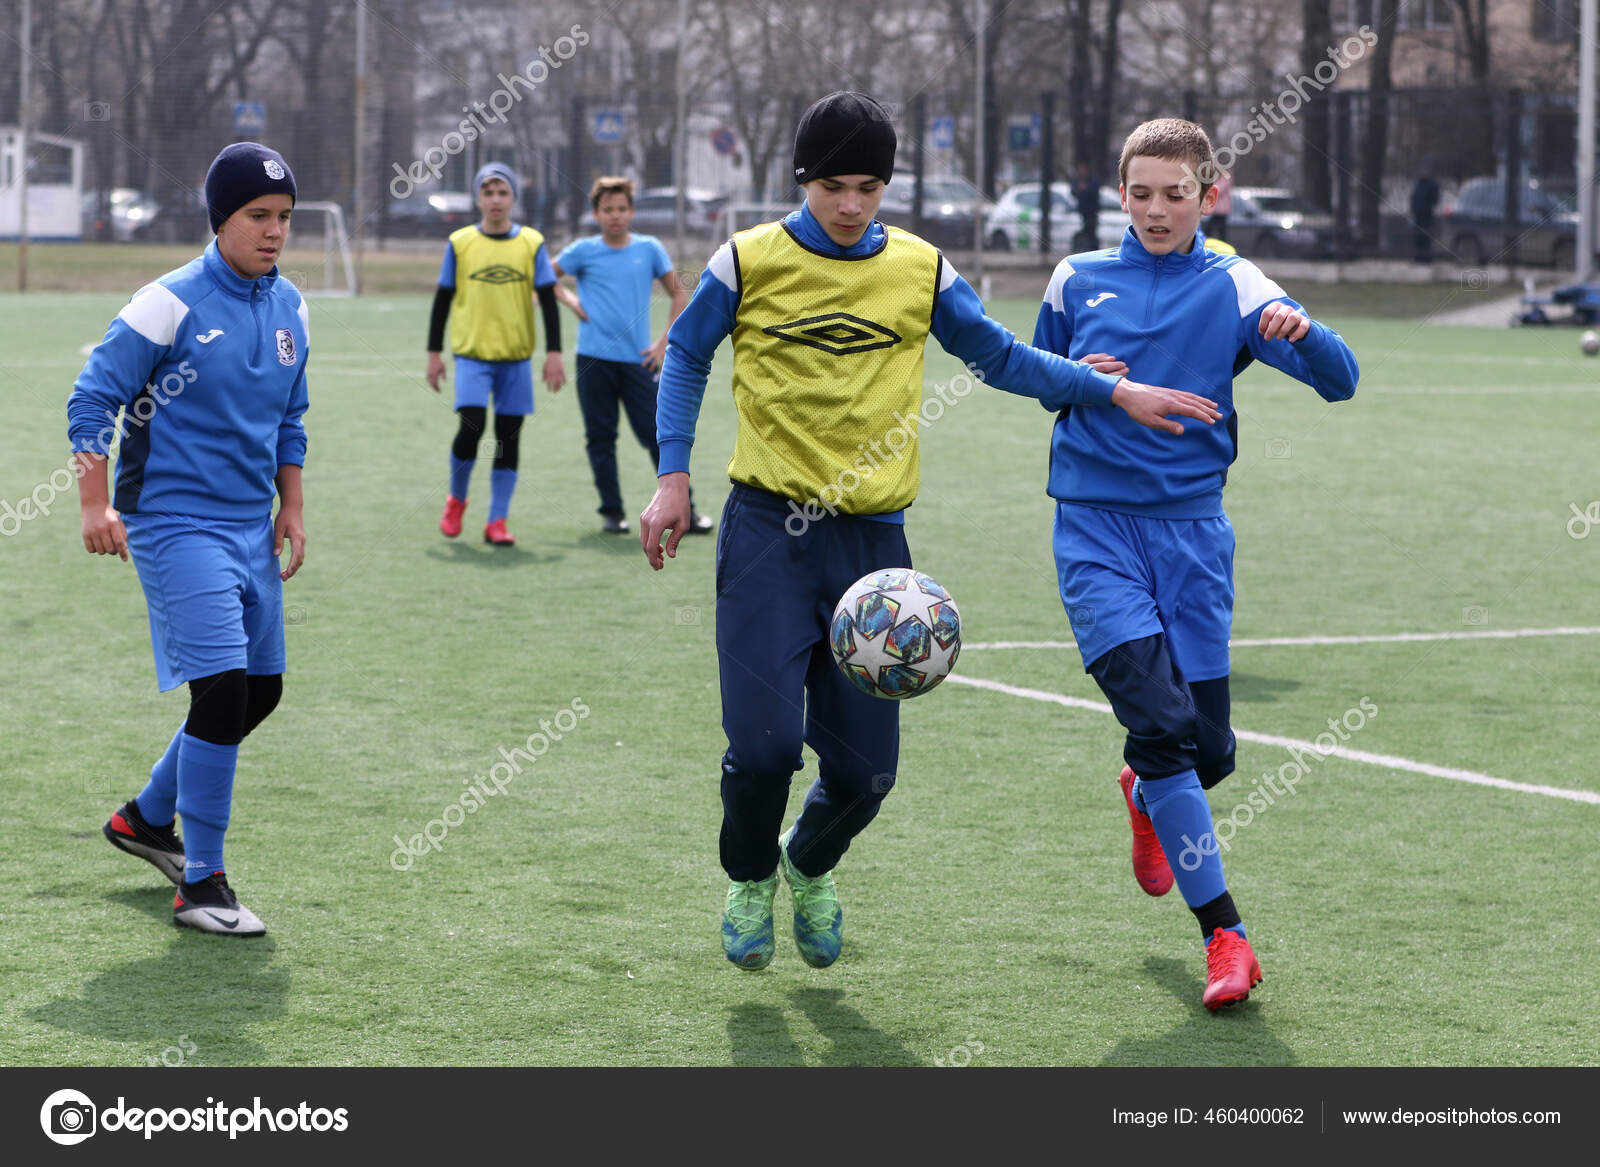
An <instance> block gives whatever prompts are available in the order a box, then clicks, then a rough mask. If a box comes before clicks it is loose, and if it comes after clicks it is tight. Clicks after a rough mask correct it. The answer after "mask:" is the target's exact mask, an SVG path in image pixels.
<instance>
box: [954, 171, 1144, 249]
mask: <svg viewBox="0 0 1600 1167" xmlns="http://www.w3.org/2000/svg"><path fill="white" fill-rule="evenodd" d="M1050 192H1051V193H1050V249H1051V250H1052V251H1055V252H1058V253H1061V254H1066V253H1067V252H1069V251H1071V250H1073V248H1074V240H1075V239H1076V238H1077V235H1078V232H1079V231H1081V230H1082V229H1083V216H1081V215H1080V214H1078V208H1077V203H1076V201H1074V199H1073V197H1072V188H1071V186H1069V185H1068V184H1067V183H1064V182H1055V183H1051V184H1050ZM1042 217H1043V215H1042V212H1041V210H1040V200H1039V184H1038V183H1037V182H1019V183H1017V184H1016V185H1015V186H1012V187H1011V188H1010V189H1009V190H1007V191H1006V193H1005V194H1003V195H1001V196H1000V199H999V201H998V202H996V203H995V205H994V210H992V211H990V212H989V214H988V216H987V217H986V218H985V219H984V227H983V237H984V241H985V244H986V245H987V246H988V247H989V248H990V249H991V250H994V251H1008V250H1011V249H1012V248H1018V249H1021V250H1029V251H1037V250H1038V249H1039V245H1040V243H1041V239H1040V237H1039V221H1040V219H1041V218H1042ZM1129 221H1130V220H1129V218H1128V212H1126V211H1124V210H1123V209H1122V201H1121V199H1119V198H1118V197H1117V192H1116V191H1115V190H1112V189H1111V188H1110V187H1104V186H1103V187H1101V188H1100V214H1099V218H1098V219H1097V220H1096V221H1095V246H1096V247H1115V246H1117V245H1118V244H1119V243H1120V242H1121V241H1122V233H1123V232H1124V231H1125V230H1127V227H1128V223H1129Z"/></svg>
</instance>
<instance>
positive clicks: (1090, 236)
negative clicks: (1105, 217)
mask: <svg viewBox="0 0 1600 1167" xmlns="http://www.w3.org/2000/svg"><path fill="white" fill-rule="evenodd" d="M1072 201H1073V203H1074V204H1075V205H1076V206H1077V208H1078V218H1079V219H1080V220H1081V223H1082V225H1081V226H1080V227H1079V230H1078V234H1077V235H1075V236H1074V237H1073V240H1072V250H1074V251H1093V250H1095V249H1096V248H1097V247H1099V246H1100V176H1099V175H1097V174H1095V173H1094V171H1092V170H1090V169H1089V164H1088V163H1087V162H1080V163H1078V169H1077V173H1076V174H1075V175H1074V176H1073V179H1072Z"/></svg>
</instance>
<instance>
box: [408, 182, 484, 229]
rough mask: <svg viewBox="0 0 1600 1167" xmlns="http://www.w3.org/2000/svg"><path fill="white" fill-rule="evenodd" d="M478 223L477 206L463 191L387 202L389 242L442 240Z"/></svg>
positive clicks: (415, 196) (446, 191) (419, 193)
mask: <svg viewBox="0 0 1600 1167" xmlns="http://www.w3.org/2000/svg"><path fill="white" fill-rule="evenodd" d="M478 219H479V215H478V205H477V203H476V202H475V201H474V200H473V197H472V196H471V195H470V194H467V193H466V192H464V191H450V190H438V191H434V192H433V193H432V194H429V195H424V194H422V192H420V191H417V192H414V193H413V194H412V195H411V197H410V198H404V199H390V200H389V210H388V220H389V222H388V227H387V228H386V229H385V233H386V234H387V235H388V236H389V237H390V238H392V239H428V238H432V237H438V238H440V239H443V238H444V237H445V236H446V235H449V234H450V232H452V231H455V230H459V229H460V228H462V227H467V226H470V225H472V224H473V223H476V222H477V221H478Z"/></svg>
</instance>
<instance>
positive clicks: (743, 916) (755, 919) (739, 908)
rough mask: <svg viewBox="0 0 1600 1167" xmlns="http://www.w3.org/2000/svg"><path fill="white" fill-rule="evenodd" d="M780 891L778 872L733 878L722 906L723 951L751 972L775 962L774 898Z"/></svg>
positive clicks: (735, 962) (730, 958)
mask: <svg viewBox="0 0 1600 1167" xmlns="http://www.w3.org/2000/svg"><path fill="white" fill-rule="evenodd" d="M777 890H778V873H777V872H776V871H774V872H773V873H772V874H771V875H769V876H767V878H765V879H751V880H737V879H736V880H733V881H732V882H730V883H729V884H728V903H727V906H726V907H724V908H723V909H722V951H723V952H724V953H726V954H727V957H728V959H729V960H731V961H733V963H734V964H736V965H738V966H739V967H740V968H743V969H749V970H750V971H751V972H754V971H756V970H757V969H763V968H766V967H767V965H769V964H771V963H772V948H773V945H772V897H773V896H774V895H775V894H776V893H777Z"/></svg>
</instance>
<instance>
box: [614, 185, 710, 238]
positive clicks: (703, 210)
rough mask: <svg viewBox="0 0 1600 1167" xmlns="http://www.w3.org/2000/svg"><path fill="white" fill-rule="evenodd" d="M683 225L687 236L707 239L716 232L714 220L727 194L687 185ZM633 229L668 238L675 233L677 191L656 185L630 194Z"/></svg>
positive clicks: (676, 225)
mask: <svg viewBox="0 0 1600 1167" xmlns="http://www.w3.org/2000/svg"><path fill="white" fill-rule="evenodd" d="M683 194H684V203H683V215H684V221H683V227H684V230H685V231H687V232H688V233H689V234H690V235H701V236H705V237H706V238H710V237H711V236H713V235H715V234H716V232H717V220H718V219H719V218H720V217H721V215H722V208H723V207H725V206H727V205H728V196H727V195H725V194H718V193H717V192H716V191H712V190H701V189H699V188H697V187H690V188H688V189H686V190H685V191H684V192H683ZM633 230H635V231H637V232H638V233H639V234H641V235H659V236H661V237H662V238H664V239H670V238H671V237H672V236H673V235H676V234H677V232H678V190H677V188H676V187H671V186H656V187H651V188H650V189H648V190H642V191H640V192H639V193H638V194H636V195H634V196H633Z"/></svg>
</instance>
